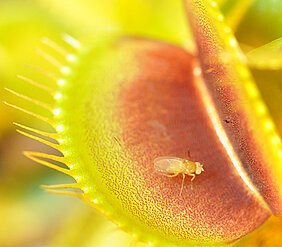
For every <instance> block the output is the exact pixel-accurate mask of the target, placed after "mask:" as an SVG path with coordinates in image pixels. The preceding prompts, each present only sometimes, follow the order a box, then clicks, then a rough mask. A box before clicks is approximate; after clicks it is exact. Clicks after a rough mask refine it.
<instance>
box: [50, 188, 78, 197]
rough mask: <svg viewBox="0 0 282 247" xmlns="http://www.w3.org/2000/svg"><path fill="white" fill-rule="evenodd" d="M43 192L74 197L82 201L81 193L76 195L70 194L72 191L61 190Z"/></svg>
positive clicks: (74, 193)
mask: <svg viewBox="0 0 282 247" xmlns="http://www.w3.org/2000/svg"><path fill="white" fill-rule="evenodd" d="M45 191H46V192H47V193H49V194H55V195H64V196H75V197H78V198H81V199H83V194H82V193H77V192H72V191H63V190H52V189H45Z"/></svg>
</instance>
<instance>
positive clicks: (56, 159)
mask: <svg viewBox="0 0 282 247" xmlns="http://www.w3.org/2000/svg"><path fill="white" fill-rule="evenodd" d="M25 153H28V155H31V156H36V157H39V158H46V159H51V160H54V161H58V162H61V163H64V162H65V161H66V160H65V158H64V157H60V156H57V155H52V154H46V153H40V152H32V151H26V152H25Z"/></svg>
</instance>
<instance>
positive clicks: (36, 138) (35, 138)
mask: <svg viewBox="0 0 282 247" xmlns="http://www.w3.org/2000/svg"><path fill="white" fill-rule="evenodd" d="M16 131H17V132H18V133H20V134H22V135H24V136H27V137H29V138H31V139H34V140H36V141H39V142H41V143H44V144H46V145H48V146H50V147H52V148H55V149H58V148H59V144H55V143H52V142H51V141H47V140H44V139H43V138H41V137H38V136H34V135H32V134H29V133H27V132H25V131H22V130H19V129H17V130H16Z"/></svg>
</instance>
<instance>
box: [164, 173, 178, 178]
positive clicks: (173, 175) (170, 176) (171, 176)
mask: <svg viewBox="0 0 282 247" xmlns="http://www.w3.org/2000/svg"><path fill="white" fill-rule="evenodd" d="M165 175H166V176H167V177H169V178H173V177H176V176H177V175H178V173H174V174H172V175H170V174H165Z"/></svg>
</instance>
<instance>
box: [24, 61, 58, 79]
mask: <svg viewBox="0 0 282 247" xmlns="http://www.w3.org/2000/svg"><path fill="white" fill-rule="evenodd" d="M25 66H26V67H28V68H30V69H33V70H36V71H38V72H39V73H41V74H42V75H45V76H46V77H48V78H50V79H52V80H53V81H57V80H58V78H57V77H56V75H55V74H53V73H52V72H50V71H48V70H45V69H42V68H40V67H37V66H34V65H31V64H26V65H25Z"/></svg>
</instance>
